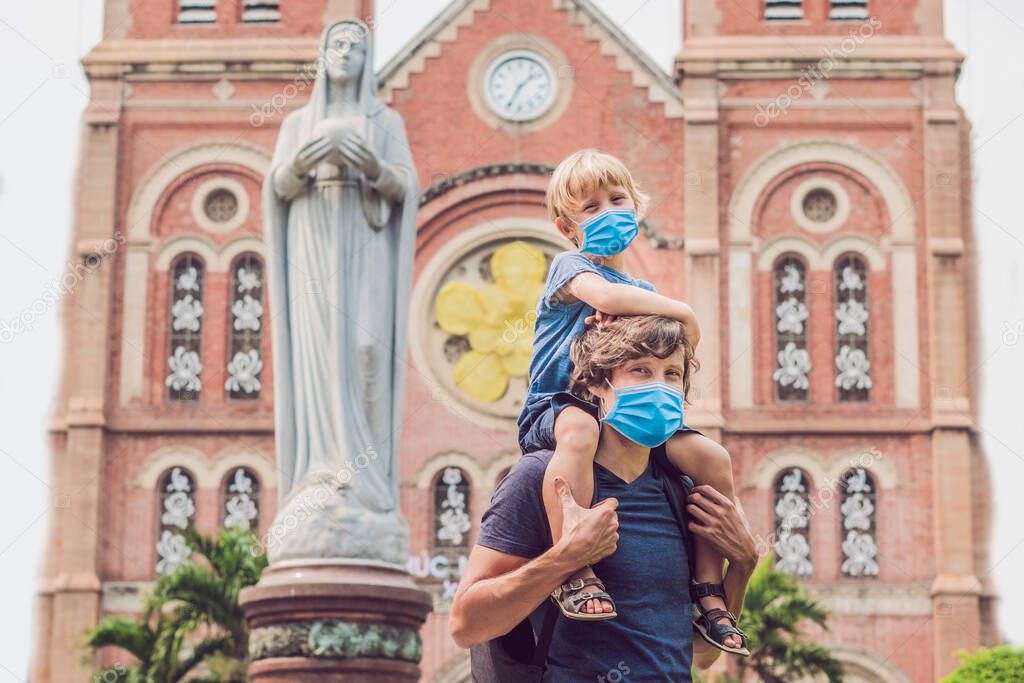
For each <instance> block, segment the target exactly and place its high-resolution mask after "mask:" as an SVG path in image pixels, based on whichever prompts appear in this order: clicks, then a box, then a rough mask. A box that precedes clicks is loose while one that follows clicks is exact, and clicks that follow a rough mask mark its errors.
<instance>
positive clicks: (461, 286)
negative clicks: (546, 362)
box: [427, 239, 557, 417]
mask: <svg viewBox="0 0 1024 683" xmlns="http://www.w3.org/2000/svg"><path fill="white" fill-rule="evenodd" d="M556 251H557V248H556V247H555V246H554V245H549V244H547V243H544V242H541V241H539V240H537V241H535V240H526V239H518V240H511V241H504V240H503V241H496V242H491V243H488V244H484V245H482V246H480V247H478V248H476V249H474V250H472V251H470V252H469V253H467V254H465V255H464V256H462V257H461V258H460V259H459V260H458V261H457V262H456V263H455V264H454V265H453V266H452V267H451V268H449V269H448V271H447V273H446V274H445V275H444V277H443V278H442V279H441V282H440V284H439V287H438V289H437V290H436V294H434V296H433V300H432V310H433V320H432V323H433V325H432V327H431V333H430V339H429V340H428V342H427V343H428V346H429V347H430V353H431V355H432V362H433V365H434V370H435V371H436V373H437V375H438V377H437V379H438V380H440V381H441V383H442V384H443V385H445V386H446V387H447V388H449V389H451V390H452V393H454V394H455V395H456V397H457V398H459V399H461V400H462V401H463V402H465V403H467V404H469V405H470V406H471V407H473V408H476V409H479V410H482V411H484V412H487V413H489V414H492V415H497V416H501V417H515V416H517V415H518V414H519V410H520V408H521V406H522V400H523V397H524V396H525V394H526V387H527V374H528V371H529V368H530V358H531V355H532V352H533V327H534V322H535V318H536V309H537V302H538V299H539V297H540V293H541V291H542V290H543V288H544V280H545V278H546V276H547V271H548V266H549V265H550V263H551V258H552V257H553V256H554V254H555V253H556Z"/></svg>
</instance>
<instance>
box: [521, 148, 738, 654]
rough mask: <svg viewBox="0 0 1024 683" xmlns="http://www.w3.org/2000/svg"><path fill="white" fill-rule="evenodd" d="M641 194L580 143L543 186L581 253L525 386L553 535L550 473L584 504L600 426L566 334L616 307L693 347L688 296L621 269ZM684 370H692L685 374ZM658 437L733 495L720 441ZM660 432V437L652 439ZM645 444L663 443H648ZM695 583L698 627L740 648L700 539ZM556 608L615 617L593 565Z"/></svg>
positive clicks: (529, 446) (556, 271)
mask: <svg viewBox="0 0 1024 683" xmlns="http://www.w3.org/2000/svg"><path fill="white" fill-rule="evenodd" d="M646 202H647V197H646V196H645V195H644V194H642V193H641V192H640V191H639V190H638V189H637V187H636V185H635V184H634V183H633V179H632V176H631V175H630V173H629V171H628V170H627V169H626V167H625V166H624V165H623V164H622V162H620V161H619V160H618V159H616V158H615V157H613V156H611V155H608V154H604V153H602V152H598V151H597V150H592V149H585V150H580V151H578V152H574V153H573V154H570V155H569V156H568V157H566V158H565V159H564V160H563V161H562V162H561V163H560V164H559V165H558V167H557V168H556V169H555V171H554V173H553V174H552V176H551V181H550V183H549V184H548V190H547V208H548V215H549V216H550V218H551V219H552V220H553V221H554V223H555V227H556V228H557V229H558V231H559V232H560V233H561V234H562V235H564V236H565V237H566V238H568V239H569V241H570V242H572V243H573V244H574V245H576V247H577V249H578V250H579V251H567V252H564V253H561V254H559V255H557V256H556V257H555V258H554V260H553V261H552V264H551V268H550V270H549V272H548V279H547V283H546V284H545V288H544V291H543V293H542V294H541V300H540V303H539V304H538V308H537V321H536V325H535V329H534V335H535V337H534V352H533V359H532V361H531V363H530V388H529V392H528V394H527V397H526V401H525V402H524V405H523V411H522V413H521V414H520V416H519V445H520V447H521V448H522V449H523V452H530V451H536V450H554V456H553V457H552V459H551V462H550V464H549V465H548V469H547V471H546V473H545V477H544V488H543V493H544V506H545V509H546V512H547V517H548V523H549V525H550V528H551V532H552V535H553V536H554V538H553V539H552V540H554V541H557V540H558V538H559V536H560V535H561V528H562V514H561V505H560V502H559V498H558V495H557V493H556V492H555V488H554V479H555V477H558V476H560V477H563V478H564V479H565V480H566V481H567V482H568V483H569V485H570V487H571V489H572V492H573V496H574V498H575V499H576V501H577V502H578V503H579V504H580V505H583V506H589V505H590V502H591V499H592V497H593V492H594V481H593V462H594V453H595V451H596V450H597V441H598V435H599V433H600V428H599V425H598V423H597V422H596V421H595V420H594V418H593V417H592V416H591V414H590V413H589V412H588V411H586V410H585V409H583V408H582V407H580V406H579V405H578V404H577V403H576V401H577V399H575V398H574V397H572V396H571V395H569V394H568V393H566V390H567V389H568V384H569V377H570V374H571V370H572V367H571V365H572V364H571V361H570V359H569V350H570V346H571V344H572V341H573V340H574V339H575V338H576V337H577V336H578V335H579V334H580V333H581V332H583V330H584V329H585V328H586V326H587V325H588V324H599V325H600V324H603V323H604V322H606V321H608V320H610V319H612V318H613V317H614V316H619V315H645V314H649V315H661V316H664V317H667V318H672V319H675V320H678V321H680V322H681V323H683V324H684V325H685V326H686V329H687V333H688V337H689V341H690V344H691V346H693V347H696V346H697V342H698V340H699V338H700V328H699V326H698V324H697V319H696V317H695V316H694V313H693V310H692V309H691V308H690V307H689V306H688V305H687V304H685V303H682V302H680V301H676V300H674V299H670V298H668V297H666V296H662V295H660V294H657V293H656V292H655V291H654V287H653V286H652V285H651V284H650V283H648V282H645V281H643V280H638V279H635V278H633V277H630V276H629V275H627V274H626V273H625V272H623V265H624V262H625V254H626V252H627V251H628V249H629V246H630V244H631V242H632V241H633V239H634V238H635V237H636V235H637V232H638V228H637V218H636V216H637V213H642V212H643V209H644V208H645V205H646ZM687 374H689V373H688V372H687ZM667 439H668V440H667V442H664V441H663V442H664V445H665V449H666V454H667V455H668V457H669V459H670V460H671V461H672V463H673V464H674V465H675V466H676V467H677V468H678V469H679V470H680V471H682V472H685V473H686V474H688V475H689V476H690V477H692V478H693V480H694V481H695V482H696V483H697V484H709V485H711V486H713V487H714V488H716V489H717V490H718V491H720V492H721V493H723V494H724V495H726V496H728V497H729V498H732V496H733V482H732V464H731V461H730V457H729V454H728V452H727V451H726V450H725V449H724V448H722V446H720V445H719V444H717V443H715V442H714V441H712V440H711V439H708V438H707V437H705V436H703V435H702V434H700V433H699V432H696V431H693V430H691V429H689V428H688V427H686V426H685V425H682V426H681V428H680V429H679V431H676V432H675V433H674V434H672V435H671V436H670V437H667ZM655 440H657V439H655ZM643 445H647V446H650V447H654V446H658V445H660V443H653V441H652V442H650V443H645V444H643ZM695 549H696V558H695V564H696V567H695V576H694V577H693V579H694V583H701V584H712V585H713V586H717V588H716V589H712V590H710V591H708V590H707V589H703V590H702V591H701V592H702V593H704V594H703V595H699V596H697V597H698V598H699V600H698V607H699V609H700V611H701V613H702V615H706V616H708V617H710V618H707V619H703V620H701V622H702V623H703V624H704V626H703V627H702V626H701V625H699V624H697V623H696V622H695V625H697V627H698V629H699V630H700V633H701V635H702V636H703V637H704V639H705V640H707V641H708V642H709V643H711V644H712V645H715V646H716V647H719V648H721V649H723V650H725V651H727V652H735V653H738V654H746V648H745V647H744V646H743V640H742V638H741V637H740V635H739V633H738V631H736V629H735V628H733V626H734V625H731V624H730V623H729V621H730V620H729V619H728V617H727V616H725V615H724V614H722V613H723V612H724V611H725V601H724V600H723V596H724V592H722V591H721V581H722V558H721V556H720V555H718V554H717V553H716V552H715V550H714V548H713V546H711V545H710V544H709V543H708V542H706V541H704V540H703V539H696V543H695ZM553 597H554V598H555V599H556V601H557V602H558V605H559V608H560V609H561V611H562V613H563V614H564V615H565V616H567V617H569V618H572V619H579V620H602V619H610V618H614V617H615V616H616V614H617V613H616V612H615V604H614V601H613V600H612V596H610V595H609V594H608V593H607V592H606V591H605V587H604V584H603V583H602V582H601V581H600V579H598V578H597V577H596V576H595V575H594V572H593V570H592V569H591V568H590V567H582V568H581V569H580V570H579V571H578V572H576V573H575V574H573V575H572V576H570V577H569V578H568V579H567V581H566V583H565V584H564V585H563V586H562V587H561V588H559V589H558V590H556V591H555V594H554V595H553Z"/></svg>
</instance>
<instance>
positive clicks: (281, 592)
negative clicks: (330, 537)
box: [239, 560, 432, 683]
mask: <svg viewBox="0 0 1024 683" xmlns="http://www.w3.org/2000/svg"><path fill="white" fill-rule="evenodd" d="M239 602H240V604H241V606H242V609H243V610H244V611H245V617H246V620H247V621H248V623H249V629H250V635H249V652H250V653H251V655H252V663H251V664H250V665H249V677H250V679H251V680H252V681H253V682H254V683H299V682H301V683H307V682H308V683H313V681H317V682H332V681H345V682H346V683H363V682H366V683H369V682H370V681H373V682H374V683H377V682H395V683H398V682H399V681H401V682H402V683H406V682H409V681H417V680H419V677H420V670H419V666H418V663H419V660H420V656H421V654H422V649H423V648H422V642H421V640H420V635H419V631H420V626H421V625H422V624H423V621H424V620H425V619H426V617H427V614H428V613H429V612H430V610H431V608H432V601H431V597H430V595H429V594H428V593H427V592H426V591H423V590H421V589H419V588H417V587H416V585H415V584H414V583H413V581H412V579H411V578H410V577H409V575H408V574H407V573H406V572H405V571H404V570H399V569H396V568H391V567H388V566H386V565H381V566H372V565H366V564H354V563H343V562H342V561H337V560H333V561H331V560H319V561H318V560H309V561H302V562H300V561H292V562H282V563H279V564H276V565H274V566H271V567H269V568H267V569H266V570H265V571H264V572H263V577H262V578H261V579H260V582H259V583H258V584H256V585H255V586H252V587H250V588H246V589H244V590H243V591H242V593H241V596H240V598H239Z"/></svg>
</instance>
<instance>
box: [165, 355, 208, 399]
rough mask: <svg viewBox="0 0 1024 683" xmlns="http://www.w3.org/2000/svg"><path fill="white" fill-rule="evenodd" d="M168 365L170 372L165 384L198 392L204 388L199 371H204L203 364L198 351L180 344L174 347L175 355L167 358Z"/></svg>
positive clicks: (176, 388)
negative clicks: (188, 349)
mask: <svg viewBox="0 0 1024 683" xmlns="http://www.w3.org/2000/svg"><path fill="white" fill-rule="evenodd" d="M167 367H168V369H169V370H170V374H169V375H167V379H166V380H165V384H167V386H169V387H170V388H171V389H173V390H175V391H181V390H186V391H195V392H198V391H199V390H200V389H201V388H202V386H203V383H202V381H201V380H200V379H199V373H201V372H202V371H203V364H202V363H201V362H200V361H199V354H198V353H197V352H195V351H186V350H185V347H184V346H179V347H177V348H175V349H174V355H173V356H171V357H170V358H168V359H167Z"/></svg>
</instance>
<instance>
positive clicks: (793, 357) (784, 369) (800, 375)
mask: <svg viewBox="0 0 1024 683" xmlns="http://www.w3.org/2000/svg"><path fill="white" fill-rule="evenodd" d="M778 361H779V367H778V368H776V370H775V373H774V374H773V375H772V378H773V379H774V380H775V381H776V382H778V384H779V386H782V387H788V386H793V387H795V388H797V389H804V390H806V389H807V388H808V387H809V386H810V381H809V380H808V379H807V373H809V372H810V371H811V356H810V354H809V353H808V352H807V349H798V348H797V347H796V344H794V343H793V342H789V343H787V344H786V347H785V348H784V349H782V350H781V351H779V354H778Z"/></svg>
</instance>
